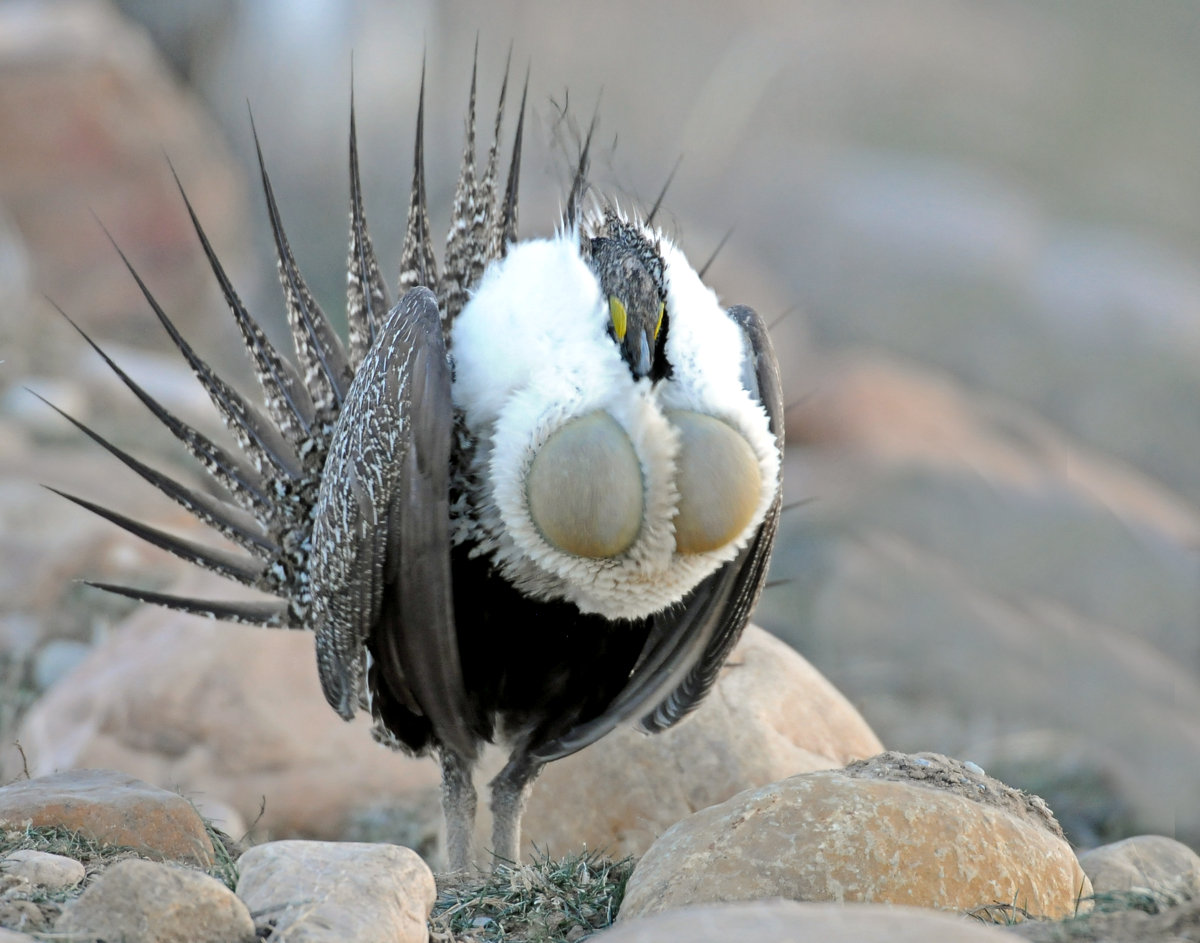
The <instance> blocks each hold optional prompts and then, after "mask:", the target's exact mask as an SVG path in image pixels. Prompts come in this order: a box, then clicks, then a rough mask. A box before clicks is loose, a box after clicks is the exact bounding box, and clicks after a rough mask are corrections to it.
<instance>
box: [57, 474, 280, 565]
mask: <svg viewBox="0 0 1200 943" xmlns="http://www.w3.org/2000/svg"><path fill="white" fill-rule="evenodd" d="M45 487H46V488H48V489H49V490H50V491H53V492H54V493H55V494H57V495H58V496H59V497H62V498H66V499H67V500H68V501H70V502H71V503H72V504H78V505H79V506H80V507H81V508H85V509H86V510H88V511H91V512H92V513H93V514H96V515H98V516H100V517H102V518H104V519H105V520H106V521H111V522H112V523H114V524H116V525H117V526H118V527H120V528H121V529H122V530H126V531H128V532H129V533H131V534H133V535H134V536H135V537H140V538H141V539H142V540H144V541H146V543H149V544H153V545H154V546H156V547H158V548H160V549H162V550H166V551H167V552H168V553H171V554H174V555H175V556H177V557H179V558H180V559H181V560H186V561H187V562H188V563H194V564H195V565H196V566H198V567H202V568H203V569H205V570H211V571H212V572H214V573H216V574H218V575H220V576H224V577H225V578H226V579H231V580H234V581H235V582H238V583H241V584H242V585H244V586H252V587H255V588H256V589H261V588H263V587H262V578H263V573H264V567H263V564H262V562H261V561H258V560H254V559H251V558H250V557H244V556H242V555H241V554H235V553H230V552H228V551H225V550H218V549H216V548H214V547H205V546H203V545H202V544H198V543H196V542H194V541H191V540H185V539H184V538H182V537H176V536H174V535H173V534H168V533H167V532H166V531H162V530H158V529H157V528H155V527H150V526H149V525H148V524H143V523H141V522H140V521H135V520H134V519H133V518H131V517H126V516H125V515H124V514H119V513H117V512H116V511H114V510H112V509H111V508H106V507H103V506H102V505H99V504H96V503H95V502H93V501H88V500H86V499H85V498H80V497H77V496H76V495H73V494H68V493H67V492H65V491H59V490H58V489H57V488H51V487H50V486H49V485H46V486H45Z"/></svg>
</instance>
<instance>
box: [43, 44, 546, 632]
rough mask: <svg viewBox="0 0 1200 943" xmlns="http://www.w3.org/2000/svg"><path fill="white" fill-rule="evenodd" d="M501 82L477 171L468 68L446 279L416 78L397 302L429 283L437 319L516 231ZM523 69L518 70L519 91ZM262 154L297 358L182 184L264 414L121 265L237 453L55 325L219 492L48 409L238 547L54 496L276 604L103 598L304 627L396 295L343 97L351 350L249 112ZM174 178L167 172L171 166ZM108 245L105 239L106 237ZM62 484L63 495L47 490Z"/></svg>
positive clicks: (516, 147) (515, 161)
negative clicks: (323, 499) (329, 476)
mask: <svg viewBox="0 0 1200 943" xmlns="http://www.w3.org/2000/svg"><path fill="white" fill-rule="evenodd" d="M507 82H508V67H507V66H506V67H505V74H504V84H503V86H502V88H501V91H500V98H499V103H498V105H497V110H496V117H495V123H494V134H493V140H492V143H491V146H490V148H489V151H488V158H487V164H486V166H485V168H484V170H483V175H482V178H480V179H476V176H475V154H474V151H475V77H474V73H473V74H472V81H471V90H470V105H469V109H468V113H467V144H466V148H465V152H464V156H463V169H462V172H461V174H460V179H459V193H458V196H456V200H455V208H454V214H453V217H452V222H451V231H450V235H449V238H448V240H447V250H446V264H445V273H444V276H443V279H442V280H440V281H439V278H438V274H437V264H436V260H435V257H434V253H433V245H432V240H431V238H430V229H429V216H428V207H427V205H426V194H425V170H424V143H423V137H424V107H425V105H424V99H425V70H424V66H423V65H422V70H421V98H420V104H419V107H418V112H417V126H416V140H415V144H414V151H413V159H414V160H413V182H412V192H411V198H410V201H409V216H408V228H407V232H406V235H405V239H404V245H403V248H402V251H401V266H400V267H401V275H400V290H401V293H403V292H404V291H406V290H407V289H408V288H411V287H414V286H415V285H425V286H427V287H429V288H430V289H431V290H433V291H434V292H435V293H437V292H438V291H439V289H440V291H441V296H442V298H443V300H444V306H443V310H442V317H443V319H444V321H443V324H444V326H445V327H446V328H448V327H449V324H450V321H449V318H450V317H452V316H453V315H454V314H456V313H457V312H458V310H460V309H461V307H462V305H463V304H465V303H466V300H467V298H468V297H469V292H470V291H471V290H472V289H473V288H474V287H475V285H476V284H477V282H478V280H479V278H480V277H481V276H482V274H483V271H484V269H485V268H486V267H487V265H488V264H489V263H490V262H491V261H493V260H495V259H497V258H500V257H502V256H503V254H504V252H505V251H506V249H507V245H508V243H509V242H510V241H511V240H512V239H513V238H515V233H516V205H517V183H518V179H519V175H520V156H521V140H522V134H523V127H524V112H525V94H524V93H523V94H522V100H521V114H520V116H519V118H518V121H517V129H516V136H515V139H514V144H513V153H512V158H511V164H510V166H509V172H508V181H507V187H506V189H505V191H504V193H503V196H502V197H501V196H500V195H499V194H498V192H497V178H498V163H499V159H498V150H499V140H500V130H501V124H502V120H503V113H504V102H505V95H506V89H507ZM527 89H528V76H527V77H526V90H527ZM250 126H251V132H252V135H253V140H254V146H255V152H256V155H257V158H258V164H259V171H260V176H261V181H262V188H263V195H264V197H265V201H266V209H267V215H268V219H269V221H270V225H271V232H272V237H273V240H274V243H275V249H276V254H277V260H278V273H279V280H280V285H281V287H282V290H283V299H284V306H285V311H286V314H287V319H288V325H289V328H290V333H291V337H292V343H293V347H294V358H295V359H294V361H293V359H292V358H290V357H289V356H287V355H286V354H284V353H282V352H281V351H280V350H278V349H277V348H276V347H275V346H274V345H273V344H272V343H271V342H270V341H269V340H268V338H267V336H266V334H265V333H264V331H263V330H262V328H261V327H260V325H259V323H258V322H257V321H256V320H255V319H254V318H253V317H252V316H251V314H250V313H249V311H248V310H247V309H246V307H245V305H244V304H243V302H242V300H241V298H240V297H239V296H238V294H237V292H236V290H235V289H234V287H233V284H232V282H231V281H230V279H229V276H228V275H227V273H226V271H225V268H224V266H223V265H222V264H221V262H220V260H219V259H218V257H217V255H216V252H215V251H214V249H213V247H212V245H211V243H210V242H209V240H208V237H207V235H206V233H205V231H204V228H203V226H202V225H201V223H200V219H199V217H198V215H197V213H196V211H195V209H194V207H193V206H192V203H191V201H190V200H189V199H188V196H187V193H186V192H185V191H184V188H183V185H182V184H181V183H180V181H179V177H178V175H177V174H176V175H175V181H176V184H177V186H178V187H179V192H180V196H181V198H182V199H183V202H184V206H185V207H186V209H187V212H188V216H189V218H190V219H191V222H192V226H193V228H194V229H195V232H196V236H197V238H198V239H199V241H200V246H201V249H202V250H203V252H204V255H205V258H206V259H207V261H208V264H209V267H210V268H211V269H212V273H213V277H214V278H215V279H216V281H217V284H218V285H219V287H220V289H221V293H222V295H223V297H224V300H225V303H226V305H227V306H228V307H229V310H230V313H231V315H232V316H233V319H234V320H235V321H236V322H237V325H238V328H239V330H240V332H241V336H242V340H243V343H244V345H245V348H246V352H247V354H248V356H249V359H250V361H251V364H252V366H253V369H254V374H255V377H256V379H257V381H258V385H259V387H260V388H261V390H262V397H263V399H262V406H259V405H258V404H256V403H254V402H251V401H250V400H248V399H247V398H246V397H245V396H243V395H242V393H240V392H239V391H238V390H236V389H235V388H234V387H233V386H232V385H231V384H229V383H228V382H227V381H226V380H224V379H223V378H222V377H220V376H219V375H218V374H217V372H216V371H215V370H214V369H213V368H212V366H211V365H210V364H209V363H208V362H207V361H205V360H204V359H203V357H201V356H200V354H198V353H197V352H196V350H195V349H194V348H193V347H192V346H191V344H190V343H189V342H188V341H187V340H186V339H185V338H184V336H183V334H182V333H181V332H180V330H179V329H178V328H177V327H176V325H175V323H174V322H173V321H172V320H171V318H170V317H168V315H167V313H166V311H165V309H164V308H163V306H162V305H161V304H160V303H159V301H158V300H157V299H156V298H155V296H154V295H153V293H152V292H151V291H150V289H149V287H148V286H147V284H146V283H145V281H144V280H143V279H142V277H141V276H140V275H139V273H138V272H137V270H136V269H135V268H134V266H133V264H132V263H131V261H130V260H129V258H128V257H127V256H126V255H125V254H124V252H123V251H122V250H121V248H120V247H119V246H117V245H116V242H115V241H114V242H113V246H114V248H115V249H116V252H117V253H118V255H119V257H120V259H121V261H122V262H123V263H124V265H125V266H126V268H127V269H128V271H129V273H130V275H131V277H132V278H133V279H134V282H135V283H136V284H137V286H138V288H139V290H140V291H141V293H142V296H143V297H144V298H145V300H146V303H147V304H148V305H149V306H150V309H151V310H152V311H153V312H154V315H155V317H156V318H157V319H158V321H159V323H160V324H161V325H162V327H163V329H164V330H165V331H166V332H167V335H168V336H169V337H170V339H171V341H172V343H173V344H174V345H175V347H176V349H177V350H178V351H179V352H180V354H181V355H182V356H183V358H184V360H185V361H186V362H187V364H188V366H189V367H190V368H191V370H192V372H193V374H194V375H195V376H196V378H197V380H198V381H199V382H200V384H201V386H202V387H203V388H204V390H205V392H206V393H207V394H208V397H209V399H210V400H211V401H212V403H213V405H214V406H215V407H216V410H217V412H218V414H219V415H220V416H221V418H222V419H223V420H224V422H225V425H226V426H227V428H228V429H229V430H230V432H231V434H232V435H233V438H234V440H235V442H236V444H237V449H236V450H235V451H231V450H230V449H227V448H225V447H224V446H222V445H219V444H218V443H217V442H215V441H213V440H212V439H211V438H210V437H209V436H208V435H206V434H205V433H203V432H200V431H199V430H197V429H195V428H194V427H192V426H191V425H189V424H188V423H186V422H184V421H183V420H181V419H179V418H178V417H176V416H175V415H173V414H172V413H171V412H170V411H169V410H168V409H166V407H164V406H163V405H162V404H161V403H159V402H158V401H157V400H155V399H154V397H152V396H151V395H150V394H149V393H148V392H147V391H146V390H145V389H143V388H142V387H141V386H140V385H138V384H137V383H136V382H135V381H134V380H133V379H132V378H131V377H130V376H129V374H127V373H126V372H125V371H124V370H123V369H122V368H121V367H120V366H119V365H118V364H117V363H116V362H115V361H114V360H113V359H112V358H111V357H109V355H108V354H107V353H105V351H104V350H103V349H101V347H100V346H99V345H98V344H97V343H96V342H95V341H93V340H92V338H91V337H89V336H88V334H87V333H86V332H84V331H83V329H82V328H80V327H79V326H78V325H77V324H75V322H74V321H72V320H71V319H70V317H68V316H67V315H66V314H65V312H64V313H63V317H64V318H66V319H67V321H68V322H69V323H70V324H71V325H72V326H73V327H74V328H75V329H76V330H77V331H78V332H79V334H80V336H82V337H83V339H84V340H85V341H86V342H87V344H88V345H89V346H91V347H92V349H93V350H95V351H96V353H97V354H98V355H99V356H100V357H101V358H102V359H103V360H104V361H105V363H106V364H107V365H108V366H109V368H110V369H111V370H112V371H113V372H114V373H115V374H116V376H117V378H118V379H120V380H121V382H122V383H123V384H124V385H125V386H126V387H127V388H128V389H129V390H130V391H131V392H132V393H133V394H134V396H136V397H137V398H138V399H139V400H141V402H142V403H143V405H144V406H146V408H147V409H149V411H150V412H151V414H152V415H154V417H155V418H156V419H158V421H159V422H161V423H162V424H163V425H164V426H165V427H166V428H167V430H168V431H169V432H170V433H171V434H172V435H173V436H174V437H175V438H176V439H178V440H179V441H180V442H181V443H182V444H183V445H184V447H185V448H186V449H187V450H188V452H189V453H190V454H191V455H192V457H193V458H195V459H196V460H197V461H198V462H199V463H200V465H201V466H202V467H203V468H204V470H205V471H206V472H207V474H208V476H209V478H210V479H211V484H212V487H211V488H209V489H202V488H197V487H194V486H192V485H189V484H185V483H184V482H182V481H180V480H177V479H176V478H174V477H172V476H171V475H169V474H166V473H164V472H162V471H160V470H158V469H155V468H153V467H151V466H150V465H147V464H146V463H144V462H142V461H141V460H139V459H137V458H135V457H134V456H133V455H131V454H129V453H128V452H126V451H125V450H123V449H121V448H119V447H118V446H116V445H115V444H113V442H111V441H110V440H109V439H108V438H106V437H105V436H103V435H101V434H100V433H99V432H97V431H95V430H93V429H91V428H90V427H89V426H87V425H85V424H84V423H82V422H80V421H79V420H77V419H75V418H74V417H72V416H70V415H68V414H67V413H65V412H63V411H62V410H59V409H58V408H57V407H55V406H53V404H48V405H50V406H51V408H54V409H55V410H56V411H58V412H59V413H60V414H61V415H62V416H63V417H64V418H65V419H66V420H67V421H68V422H70V423H72V424H73V425H74V426H76V427H77V428H78V429H79V430H80V431H82V432H83V433H84V434H85V435H87V436H88V437H89V438H91V439H92V440H93V441H94V442H96V443H97V444H98V445H100V446H101V447H102V448H104V449H105V450H106V451H108V452H109V454H111V455H112V456H113V457H115V458H116V459H117V460H118V461H119V462H121V464H122V465H124V466H125V467H126V468H128V469H129V470H130V471H132V472H133V473H134V474H136V475H137V476H138V477H140V478H141V479H142V480H144V481H146V482H147V483H149V484H150V485H151V486H153V487H154V488H155V489H157V490H158V491H159V492H161V493H162V494H163V495H165V496H166V497H167V498H169V499H170V500H172V501H174V502H175V503H176V504H177V505H179V506H180V507H182V508H183V509H184V510H185V511H187V512H188V513H189V514H191V515H192V517H194V518H195V519H196V520H198V521H199V522H200V523H202V524H204V525H206V526H207V527H209V528H211V529H212V530H214V531H216V532H217V533H218V534H220V535H221V536H222V537H224V538H226V539H227V540H228V541H230V542H231V544H232V545H234V549H218V548H214V547H209V546H205V545H203V544H201V543H198V542H195V541H193V540H189V539H185V538H183V537H180V536H176V535H173V534H170V533H167V532H165V531H162V530H159V529H157V528H154V527H151V526H149V525H148V524H145V523H142V522H140V521H137V520H134V519H133V518H131V517H128V516H126V515H124V514H121V513H119V512H117V511H115V510H113V509H111V508H106V507H102V506H101V505H99V504H96V503H94V502H92V501H89V500H87V499H86V498H82V497H78V496H75V495H70V494H66V493H64V492H60V491H56V493H58V494H60V495H61V496H62V497H64V498H66V499H67V500H69V501H72V502H74V503H75V504H77V505H79V506H81V507H83V508H85V509H87V510H89V511H91V512H93V513H95V514H97V515H99V516H101V517H103V518H105V519H106V520H108V521H110V522H112V523H113V524H116V525H117V526H118V527H121V528H122V529H124V530H126V531H128V532H129V533H131V534H134V535H135V536H137V537H139V538H141V539H142V540H145V541H147V542H149V543H151V544H153V545H154V546H156V547H159V548H161V549H163V550H166V551H167V552H169V553H172V554H174V555H175V556H177V557H180V558H182V559H184V560H187V561H188V562H190V563H193V564H195V565H196V566H199V567H201V568H203V569H206V570H209V571H211V572H214V573H216V574H218V575H220V576H222V577H224V578H226V579H229V580H232V581H234V582H237V583H241V584H243V585H246V586H249V587H252V588H254V589H256V590H259V591H261V592H264V593H266V594H268V595H270V596H274V597H276V598H275V599H274V600H268V601H263V602H241V601H231V602H221V601H212V600H203V599H197V598H191V597H187V596H173V595H169V594H165V593H159V592H154V591H151V590H143V589H137V588H133V587H124V586H117V585H114V584H111V583H104V582H89V585H93V586H97V587H99V588H100V589H104V590H106V591H108V592H112V593H117V594H118V595H122V596H125V597H128V598H131V599H137V600H141V601H143V602H149V603H153V604H155V605H160V606H165V607H168V608H171V609H177V610H181V611H184V612H191V613H197V614H201V615H206V616H210V617H213V618H217V619H224V620H228V621H233V622H241V623H248V624H254V625H266V626H276V627H293V628H305V627H310V626H309V616H310V610H311V607H312V596H311V592H310V587H309V564H310V559H309V558H310V555H311V554H312V552H313V550H312V528H313V520H314V509H315V507H316V503H317V498H318V493H319V491H320V484H321V476H322V475H323V474H324V473H325V470H326V469H325V466H326V457H327V454H328V452H329V446H330V441H331V436H332V434H333V430H334V426H335V423H336V422H337V421H338V417H339V414H340V413H341V410H342V407H343V404H344V402H345V401H346V397H347V394H348V392H349V389H350V385H351V382H352V380H353V377H354V373H355V370H356V369H357V367H358V365H359V364H360V363H361V362H362V361H363V359H364V357H366V355H367V353H368V351H369V350H371V348H372V347H373V346H375V345H377V344H379V343H381V342H386V343H391V342H393V341H394V339H391V338H383V337H382V336H381V335H382V333H383V329H384V325H385V323H386V322H387V315H388V313H389V307H390V301H389V299H388V292H387V288H386V286H385V284H384V280H383V278H382V277H381V275H380V270H379V265H378V262H377V258H376V254H375V250H374V247H373V245H372V243H371V237H370V234H369V231H368V228H367V220H366V214H365V211H364V208H363V206H364V198H363V192H362V181H361V176H360V172H359V160H358V135H357V128H356V123H355V113H354V98H353V90H351V101H350V134H349V165H350V167H349V169H350V214H349V215H350V233H349V249H348V259H347V295H346V303H347V321H348V324H349V343H348V345H344V344H343V342H342V340H341V338H340V337H339V336H338V334H337V332H336V330H335V329H334V328H333V326H332V325H331V323H330V321H329V319H328V318H327V317H326V315H325V313H324V312H323V311H322V310H321V308H320V306H319V305H318V304H317V302H316V300H315V299H314V297H313V295H312V293H311V292H310V290H309V288H308V286H307V284H306V282H305V280H304V278H303V276H302V275H301V273H300V269H299V267H298V266H297V264H296V260H295V257H294V256H293V254H292V250H291V247H290V245H289V243H288V239H287V236H286V234H285V232H284V228H283V223H282V219H281V216H280V212H279V207H278V205H277V203H276V200H275V193H274V190H273V188H272V186H271V181H270V177H269V175H268V173H267V169H266V161H265V159H264V158H263V151H262V146H261V142H260V140H259V137H258V132H257V130H256V129H255V128H254V121H253V117H251V119H250ZM171 172H172V174H175V169H174V167H172V168H171ZM109 238H110V239H111V236H110V237H109ZM51 490H56V489H51Z"/></svg>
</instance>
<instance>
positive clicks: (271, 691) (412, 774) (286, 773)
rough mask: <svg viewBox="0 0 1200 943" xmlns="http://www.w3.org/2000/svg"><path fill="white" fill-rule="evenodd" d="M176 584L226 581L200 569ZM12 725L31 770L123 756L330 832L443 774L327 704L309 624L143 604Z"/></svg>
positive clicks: (170, 780) (188, 790)
mask: <svg viewBox="0 0 1200 943" xmlns="http://www.w3.org/2000/svg"><path fill="white" fill-rule="evenodd" d="M173 589H174V591H180V592H183V593H185V594H193V593H194V594H196V595H199V596H201V597H205V598H229V597H230V596H231V595H232V594H233V592H234V590H233V589H232V588H231V587H230V586H229V585H228V584H226V583H225V582H224V581H222V580H219V579H217V578H216V577H213V576H211V575H210V574H200V573H196V574H194V575H193V576H191V577H190V582H187V583H185V584H183V585H181V586H176V587H174V588H173ZM18 737H19V740H20V742H21V744H22V746H23V747H24V750H25V752H26V754H27V756H28V762H29V764H30V769H31V770H32V771H33V773H34V774H35V775H37V774H40V773H43V772H46V771H49V770H53V769H65V768H71V767H77V766H98V765H105V766H110V767H113V768H116V769H122V770H125V771H126V772H128V773H130V774H132V775H135V776H138V777H139V778H141V779H144V780H146V781H148V782H155V783H163V784H170V785H172V786H173V787H176V788H178V789H179V790H180V791H181V792H182V793H184V794H185V795H187V794H193V793H194V794H200V795H203V796H206V797H210V798H213V799H217V800H220V801H222V802H224V803H227V804H228V805H230V806H232V807H233V808H234V809H235V810H236V811H237V812H238V813H239V814H240V815H241V817H242V819H243V820H244V821H247V822H252V823H255V822H256V823H257V824H256V827H257V828H258V829H261V830H262V831H264V832H266V833H268V834H270V835H274V836H289V835H304V836H315V837H330V838H334V837H338V836H339V835H340V832H341V829H342V828H343V827H344V825H345V823H346V821H347V819H348V818H349V817H350V816H351V814H352V812H353V810H354V809H356V808H358V807H360V806H363V805H366V804H369V803H372V802H378V801H380V800H381V799H384V798H387V799H389V800H390V801H393V802H403V801H405V799H406V797H412V796H414V795H415V794H417V793H419V792H420V791H421V790H422V789H424V788H428V787H430V786H434V785H435V784H436V783H437V782H438V772H437V767H436V765H435V764H434V763H433V762H432V761H430V760H428V759H425V760H415V759H412V758H410V757H406V756H404V755H402V754H399V753H393V752H391V751H389V750H387V749H385V748H383V747H381V746H379V745H378V744H376V743H375V742H374V741H373V740H372V739H371V736H370V733H369V725H368V724H367V723H366V722H365V721H363V720H360V721H357V722H355V723H353V724H346V723H344V722H343V721H342V720H341V719H340V718H339V717H338V716H337V714H335V713H334V712H333V711H332V710H331V709H330V708H329V706H328V705H327V704H326V703H325V699H324V697H323V696H322V694H321V690H320V686H319V684H318V682H317V671H316V664H315V658H314V655H313V640H312V637H311V636H310V635H308V634H306V633H301V632H280V631H268V630H265V629H255V628H246V627H241V626H232V625H226V624H223V623H214V622H209V621H206V620H203V619H198V618H195V617H192V616H186V615H181V614H176V613H167V612H164V611H163V610H161V609H157V608H154V607H149V606H147V607H143V608H141V609H139V610H138V611H137V612H136V613H135V614H134V615H133V617H132V618H131V619H130V620H129V621H128V622H127V623H126V624H125V625H123V626H122V627H120V628H118V629H116V630H114V631H113V632H112V633H111V635H110V636H109V637H108V638H107V639H106V640H105V641H104V642H103V643H102V644H101V645H100V646H99V647H97V648H96V650H95V651H94V652H93V653H92V654H91V656H90V657H89V658H88V659H87V660H86V661H85V662H84V663H83V664H82V665H81V666H80V667H79V668H78V669H76V670H75V671H74V672H72V673H71V674H70V675H68V676H67V677H66V678H64V679H63V681H62V682H61V683H59V684H58V685H56V686H55V687H54V688H52V689H51V690H50V691H49V692H47V693H46V695H44V696H43V697H42V698H41V699H40V700H39V701H38V702H37V703H35V704H34V705H33V707H32V708H31V709H30V711H29V713H28V714H27V715H26V716H25V718H24V720H23V722H22V724H21V727H20V731H19V733H18ZM17 762H19V759H18V760H17ZM10 764H11V765H10ZM14 768H15V770H17V771H19V769H20V767H19V766H17V765H16V764H15V763H13V762H12V758H10V759H9V761H8V762H6V769H14ZM264 802H265V808H264V807H263V806H264ZM260 812H261V817H260Z"/></svg>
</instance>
